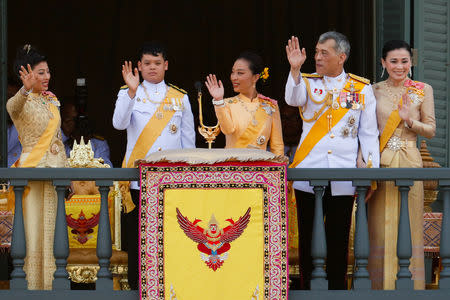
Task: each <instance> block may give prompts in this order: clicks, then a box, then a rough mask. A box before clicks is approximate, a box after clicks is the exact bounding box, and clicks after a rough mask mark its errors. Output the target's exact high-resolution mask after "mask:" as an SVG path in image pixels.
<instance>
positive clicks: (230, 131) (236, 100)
mask: <svg viewBox="0 0 450 300" xmlns="http://www.w3.org/2000/svg"><path fill="white" fill-rule="evenodd" d="M224 101H225V105H224V106H222V107H220V106H214V108H215V110H216V116H217V119H218V121H219V124H220V129H221V130H222V132H223V133H224V134H225V138H226V145H225V148H254V149H255V148H256V149H262V150H267V145H268V144H269V145H270V152H272V153H274V154H276V155H283V154H284V144H283V134H282V129H281V119H280V110H279V108H278V104H277V102H276V101H275V100H272V99H270V98H268V97H265V96H263V95H261V94H258V96H257V97H256V98H255V99H252V100H251V99H249V98H247V97H246V96H244V95H242V94H239V95H237V96H235V97H231V98H227V99H224Z"/></svg>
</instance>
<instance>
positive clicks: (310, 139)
mask: <svg viewBox="0 0 450 300" xmlns="http://www.w3.org/2000/svg"><path fill="white" fill-rule="evenodd" d="M351 84H353V85H354V86H353V88H354V89H355V90H356V91H361V90H362V89H363V88H364V85H365V83H363V82H360V81H355V80H352V78H349V79H348V80H347V82H346V84H345V87H344V89H345V90H347V91H348V90H350V88H351V87H350V86H351ZM308 94H310V91H308ZM325 97H326V96H325ZM338 99H339V98H338ZM323 105H324V106H327V105H329V104H327V103H324V104H323ZM300 109H301V108H300ZM347 112H348V109H347V108H341V107H340V106H339V109H332V108H331V107H329V108H328V109H327V110H326V111H325V112H324V113H323V114H322V115H321V116H320V117H319V118H318V119H317V120H316V122H315V123H314V125H313V126H312V127H311V130H310V131H309V132H308V134H307V135H306V137H305V139H304V140H303V142H302V144H301V145H300V147H298V149H297V151H296V152H295V156H294V161H293V162H292V164H291V165H290V166H289V167H290V168H295V167H296V166H298V164H300V163H301V162H302V161H303V160H304V159H305V157H306V156H307V155H308V154H309V152H311V150H312V149H313V148H314V147H315V146H316V144H317V143H318V142H319V141H320V140H321V139H322V138H323V137H324V136H325V135H326V134H327V133H328V132H329V128H328V126H329V119H328V116H331V128H333V127H334V126H336V124H337V123H339V121H340V120H341V119H342V118H343V117H344V116H345V115H346V114H347Z"/></svg>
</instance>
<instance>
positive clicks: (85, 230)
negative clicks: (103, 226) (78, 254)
mask: <svg viewBox="0 0 450 300" xmlns="http://www.w3.org/2000/svg"><path fill="white" fill-rule="evenodd" d="M99 219H100V213H98V214H94V213H92V217H91V218H89V219H87V218H86V216H85V214H84V212H83V210H81V212H80V214H79V215H78V219H74V218H72V214H69V215H67V216H66V221H67V225H68V226H69V227H70V228H72V230H71V231H70V232H72V233H74V234H75V235H74V236H73V238H74V239H76V240H77V241H79V242H80V243H81V244H85V243H86V242H87V241H88V240H89V239H91V238H92V237H93V236H92V235H89V234H90V233H93V232H94V230H93V229H92V228H94V227H95V226H97V225H98V221H99Z"/></svg>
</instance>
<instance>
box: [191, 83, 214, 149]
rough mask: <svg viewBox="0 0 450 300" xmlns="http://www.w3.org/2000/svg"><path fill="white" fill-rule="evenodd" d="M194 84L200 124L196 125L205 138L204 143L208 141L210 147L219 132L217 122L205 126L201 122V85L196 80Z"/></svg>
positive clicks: (209, 147)
mask: <svg viewBox="0 0 450 300" xmlns="http://www.w3.org/2000/svg"><path fill="white" fill-rule="evenodd" d="M195 86H196V88H197V94H198V95H197V99H198V114H199V120H200V126H198V132H199V133H200V134H201V135H202V136H203V137H204V138H205V140H206V143H208V149H211V146H212V143H214V140H215V139H216V137H217V136H218V135H219V133H220V127H219V122H217V125H216V126H205V124H203V112H202V86H201V83H200V82H196V83H195Z"/></svg>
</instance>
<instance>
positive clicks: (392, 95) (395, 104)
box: [384, 80, 405, 110]
mask: <svg viewBox="0 0 450 300" xmlns="http://www.w3.org/2000/svg"><path fill="white" fill-rule="evenodd" d="M384 87H385V88H386V92H387V93H388V94H389V97H390V98H391V104H392V110H396V109H398V103H399V102H400V99H401V98H402V95H403V94H404V93H405V87H404V86H403V85H402V88H401V89H400V92H397V93H393V92H392V89H391V85H390V84H389V83H388V81H387V80H386V81H385V82H384Z"/></svg>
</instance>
